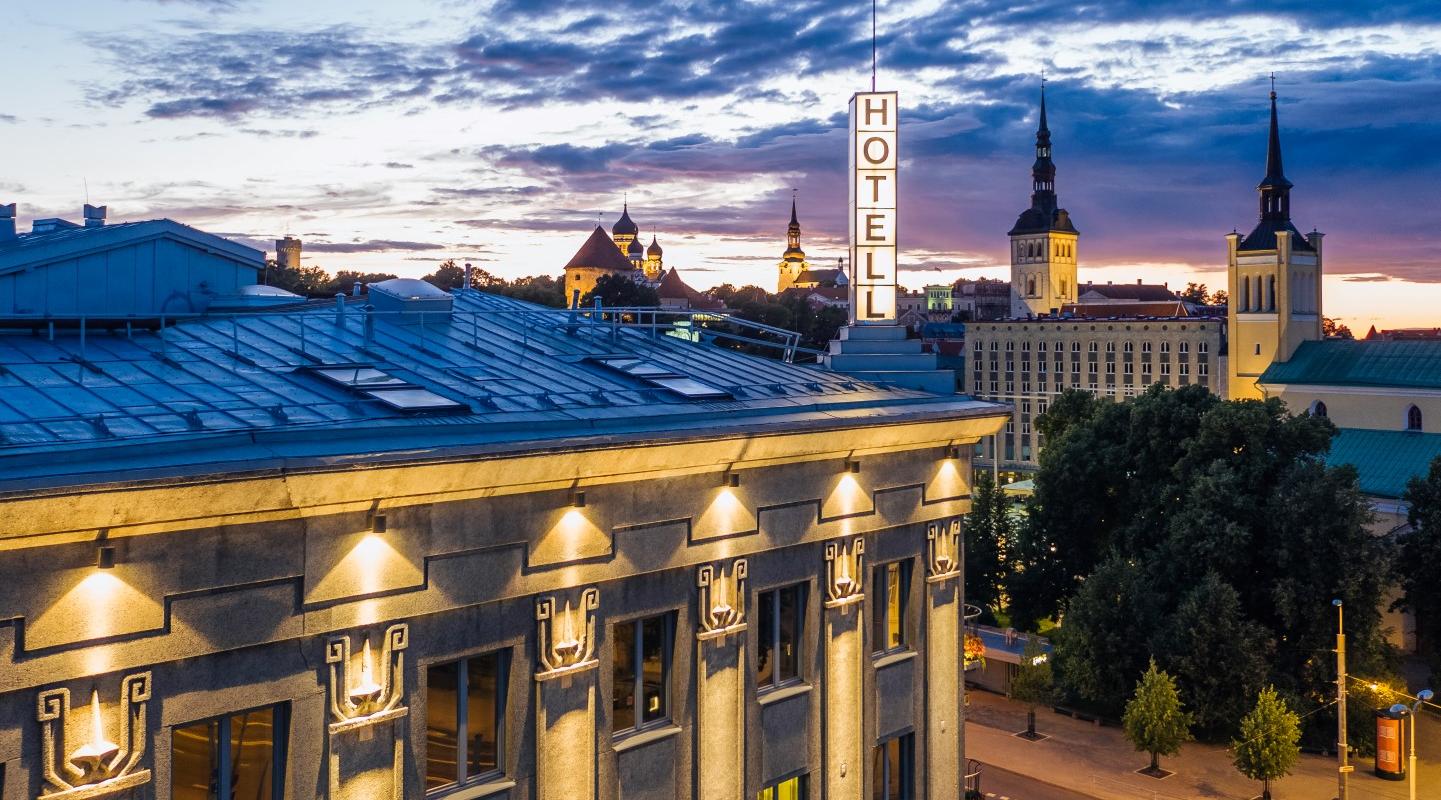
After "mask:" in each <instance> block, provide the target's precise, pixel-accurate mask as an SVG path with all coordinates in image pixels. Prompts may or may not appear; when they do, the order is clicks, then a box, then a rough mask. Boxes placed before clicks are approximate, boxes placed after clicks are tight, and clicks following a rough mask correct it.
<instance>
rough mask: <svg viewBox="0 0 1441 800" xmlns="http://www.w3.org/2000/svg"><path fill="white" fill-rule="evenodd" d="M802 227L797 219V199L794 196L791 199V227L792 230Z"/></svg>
mask: <svg viewBox="0 0 1441 800" xmlns="http://www.w3.org/2000/svg"><path fill="white" fill-rule="evenodd" d="M800 226H801V222H800V220H798V219H796V198H795V197H794V196H792V197H791V227H792V228H797V229H799V228H800Z"/></svg>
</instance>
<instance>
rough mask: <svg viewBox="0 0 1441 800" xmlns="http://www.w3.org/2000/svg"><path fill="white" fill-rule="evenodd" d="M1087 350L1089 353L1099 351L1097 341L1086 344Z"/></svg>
mask: <svg viewBox="0 0 1441 800" xmlns="http://www.w3.org/2000/svg"><path fill="white" fill-rule="evenodd" d="M1086 352H1088V353H1094V352H1097V346H1096V343H1095V342H1088V343H1087V344H1086Z"/></svg>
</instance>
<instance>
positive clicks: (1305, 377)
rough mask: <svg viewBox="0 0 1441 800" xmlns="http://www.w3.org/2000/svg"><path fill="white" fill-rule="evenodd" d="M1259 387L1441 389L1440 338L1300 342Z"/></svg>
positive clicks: (1263, 377) (1272, 367)
mask: <svg viewBox="0 0 1441 800" xmlns="http://www.w3.org/2000/svg"><path fill="white" fill-rule="evenodd" d="M1257 382H1258V383H1260V384H1263V385H1269V386H1284V385H1294V384H1310V385H1322V386H1388V387H1398V388H1409V389H1441V339H1398V340H1391V341H1387V340H1385V339H1374V340H1373V339H1364V340H1362V341H1353V340H1351V339H1322V340H1320V341H1310V342H1302V343H1301V346H1300V347H1298V348H1296V352H1295V353H1294V354H1293V355H1292V356H1291V358H1290V359H1289V360H1287V361H1285V362H1273V363H1272V364H1271V365H1270V366H1269V367H1267V368H1266V371H1265V372H1263V373H1261V377H1260V378H1259V379H1258V380H1257Z"/></svg>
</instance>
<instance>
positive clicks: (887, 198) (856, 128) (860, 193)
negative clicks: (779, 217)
mask: <svg viewBox="0 0 1441 800" xmlns="http://www.w3.org/2000/svg"><path fill="white" fill-rule="evenodd" d="M898 122H899V121H898V119H897V106H896V93H895V92H861V93H858V94H856V95H855V96H854V97H852V98H851V141H850V167H851V224H850V229H851V273H852V276H851V277H852V280H851V320H850V321H851V323H852V324H862V325H866V324H870V325H894V324H896V161H897V156H896V144H897V132H898V130H899V125H898Z"/></svg>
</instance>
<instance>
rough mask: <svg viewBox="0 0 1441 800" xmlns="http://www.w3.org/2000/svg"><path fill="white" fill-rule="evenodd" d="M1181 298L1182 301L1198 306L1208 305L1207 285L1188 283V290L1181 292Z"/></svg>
mask: <svg viewBox="0 0 1441 800" xmlns="http://www.w3.org/2000/svg"><path fill="white" fill-rule="evenodd" d="M1180 297H1181V299H1182V300H1187V301H1190V302H1192V303H1195V304H1196V305H1198V306H1204V305H1206V284H1204V283H1188V284H1186V288H1185V289H1183V290H1181V295H1180Z"/></svg>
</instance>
